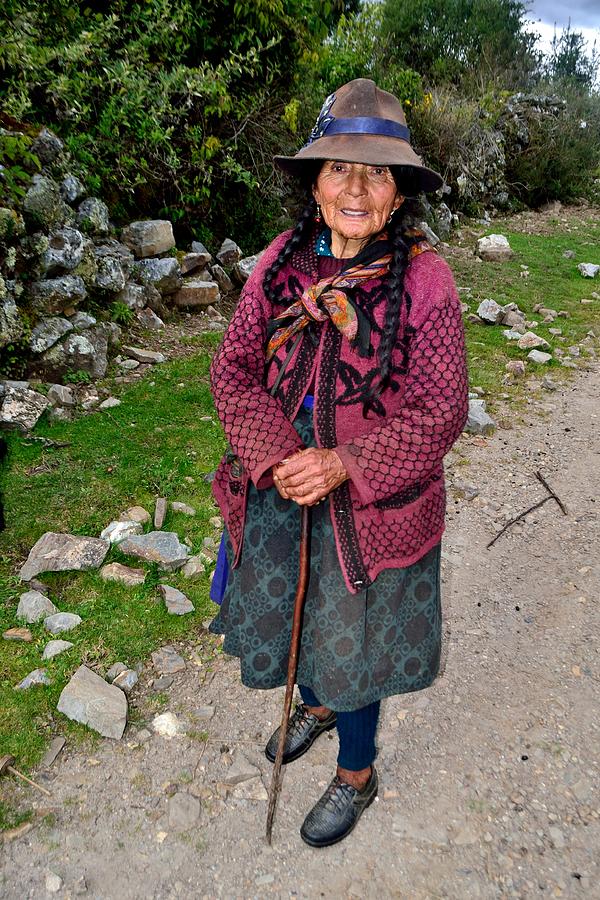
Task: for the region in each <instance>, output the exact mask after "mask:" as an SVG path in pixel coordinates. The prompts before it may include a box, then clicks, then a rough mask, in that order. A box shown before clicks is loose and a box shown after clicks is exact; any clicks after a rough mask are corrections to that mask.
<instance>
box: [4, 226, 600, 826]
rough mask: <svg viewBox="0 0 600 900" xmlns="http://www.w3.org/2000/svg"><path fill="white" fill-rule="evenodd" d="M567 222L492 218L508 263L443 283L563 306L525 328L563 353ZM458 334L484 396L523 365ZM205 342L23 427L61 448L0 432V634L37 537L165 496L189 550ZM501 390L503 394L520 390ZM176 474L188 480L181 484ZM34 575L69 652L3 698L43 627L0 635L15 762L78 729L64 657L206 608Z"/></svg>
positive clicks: (30, 663)
mask: <svg viewBox="0 0 600 900" xmlns="http://www.w3.org/2000/svg"><path fill="white" fill-rule="evenodd" d="M577 222H578V225H577V226H576V228H575V227H574V229H573V230H571V232H570V233H566V232H565V229H564V227H563V226H562V225H561V223H558V222H557V223H556V224H555V226H553V227H551V228H550V229H549V230H550V232H551V233H550V234H547V235H544V236H532V235H527V234H522V233H512V232H510V231H503V229H502V224H501V223H498V222H496V223H494V228H493V229H492V230H493V231H495V232H498V231H503V233H505V234H507V235H508V237H509V239H510V242H511V245H512V246H513V248H514V249H515V251H516V253H517V255H516V257H515V259H514V260H512V261H511V262H508V263H503V264H490V263H481V262H479V261H477V260H473V259H452V260H451V265H452V268H453V269H454V271H455V274H456V279H457V283H458V284H459V285H461V286H469V287H471V288H472V293H471V294H470V295H469V296H467V295H465V294H463V298H464V299H466V300H468V302H469V305H470V308H471V310H472V311H475V310H476V308H477V305H478V302H479V301H480V300H482V299H483V298H485V297H493V298H495V299H496V300H498V301H499V302H500V303H504V302H508V301H516V302H517V303H518V304H519V306H520V307H521V309H523V310H524V311H526V312H527V313H528V314H530V315H531V317H532V318H537V317H536V316H535V314H534V313H533V306H534V305H535V304H536V303H540V302H543V303H544V304H545V305H547V306H550V307H554V308H557V309H566V310H568V311H569V312H570V314H571V317H570V318H569V319H558V320H557V321H556V322H555V323H554V324H555V325H557V326H559V327H562V328H563V332H564V335H565V337H566V340H564V342H562V343H557V341H556V339H555V338H553V337H552V336H551V335H549V333H548V327H549V326H548V325H542V324H540V325H539V327H537V328H536V331H537V332H538V333H539V334H542V335H543V336H544V337H546V338H547V339H548V340H549V341H550V343H551V344H552V345H553V346H564V347H567V346H569V345H570V344H572V343H575V342H576V341H577V340H580V339H581V338H582V337H584V335H585V334H586V332H587V331H588V330H589V328H590V327H593V326H598V325H600V301H594V304H593V305H592V306H585V305H581V303H580V300H581V298H582V297H589V296H590V293H591V291H592V290H595V289H598V290H599V291H600V282H599V281H598V280H596V281H594V282H592V281H589V280H585V279H583V278H582V277H581V276H580V275H579V273H578V271H577V269H576V264H577V262H580V261H593V262H599V261H600V260H599V259H598V251H597V248H598V247H599V246H600V223H599V222H598V217H597V216H596V217H595V218H593V217H592V216H591V215H590V216H589V217H588V218H587V219H586V218H585V217H583V218H582V217H581V216H580V218H579V219H577ZM565 249H573V250H575V252H576V254H577V258H576V259H575V260H566V259H564V258H563V256H562V252H563V251H564V250H565ZM521 264H525V265H528V266H529V271H530V273H531V274H530V276H529V278H527V279H525V278H521V277H520V274H519V273H520V271H521V269H520V265H521ZM467 334H468V344H469V361H470V375H471V383H472V384H479V385H481V386H482V387H483V388H485V389H486V391H488V392H490V395H491V396H492V397H493V394H494V392H496V393H497V392H498V389H499V383H500V380H501V378H502V375H503V374H504V365H505V363H506V360H507V359H508V358H521V359H523V358H525V356H526V353H525V352H524V351H520V350H518V349H517V347H516V346H515V344H513V343H509V342H507V341H506V339H505V338H504V337H503V336H502V328H501V327H482V326H478V325H470V324H469V325H468V326H467ZM217 340H218V338H215V336H214V335H206V336H203V337H201V338H199V339H198V348H197V352H195V353H194V354H193V355H191V356H188V357H187V358H185V359H177V360H174V361H172V362H169V363H166V364H164V365H162V366H159V367H156V368H155V369H153V370H152V375H151V377H148V378H147V379H144V380H143V381H142V382H141V383H140V382H138V383H136V384H134V385H131V386H127V387H125V388H123V389H121V388H116V391H117V392H118V394H119V397H120V399H121V401H122V404H121V406H119V407H117V408H114V409H111V410H109V411H106V412H97V413H93V414H91V415H87V416H82V417H80V418H78V419H77V420H76V421H75V422H73V423H68V424H55V425H49V424H47V423H46V422H44V421H42V422H41V423H40V424H39V425H38V426H37V427H36V429H35V435H36V436H42V435H43V436H47V437H50V438H52V439H54V440H58V441H70V442H71V443H70V446H69V447H66V448H62V449H59V448H46V449H45V448H44V447H43V446H42V445H41V444H40V443H39V442H33V443H28V442H27V440H26V439H24V438H23V437H22V436H19V435H17V434H12V435H10V436H9V442H10V460H9V466H8V468H7V471H6V472H5V475H4V487H3V496H4V499H5V505H6V515H7V520H8V523H9V528H8V529H7V530H6V531H5V532H4V533H3V534H1V535H0V630H1V631H4V630H5V629H6V628H9V627H11V626H13V625H15V624H16V622H15V619H14V610H15V607H16V603H17V602H18V597H19V594H20V593H21V592H22V585H21V584H20V583H19V581H18V579H17V577H16V573H17V572H18V569H19V567H20V565H21V564H22V563H23V561H24V560H25V558H26V556H27V553H28V552H29V549H30V548H31V546H32V545H33V544H34V542H35V541H36V540H37V539H38V538H39V537H40V535H42V534H43V533H44V532H45V531H52V530H54V531H68V532H71V533H76V534H77V533H80V534H89V535H97V534H99V532H100V531H101V529H102V528H103V527H104V526H105V525H106V524H107V523H108V522H109V521H110V520H111V519H113V518H116V517H118V514H119V512H121V511H122V510H123V509H125V508H126V507H127V506H130V505H133V504H140V505H142V506H145V507H146V508H147V509H149V510H150V511H151V510H152V508H153V502H154V499H155V497H157V496H166V497H167V498H169V499H170V500H175V499H177V500H183V501H186V502H188V503H191V504H192V505H193V506H194V507H196V509H197V511H198V514H197V516H196V517H195V518H187V517H185V516H182V515H175V514H173V513H169V518H168V519H167V521H166V523H165V528H166V529H171V528H173V529H174V530H177V531H178V533H179V535H180V537H181V538H189V540H190V542H191V544H192V547H193V551H194V552H197V551H198V550H199V549H200V548H201V546H202V540H203V538H204V537H206V536H208V535H211V534H212V533H213V532H212V530H211V528H210V525H209V522H208V520H209V518H210V517H211V516H212V515H214V514H215V508H214V506H213V503H212V500H211V496H210V488H209V485H208V484H207V483H206V482H205V481H203V479H202V477H201V476H202V474H203V473H206V472H208V471H210V470H212V469H213V468H214V467H215V465H216V463H217V461H218V458H219V456H220V454H221V452H222V450H223V437H222V434H221V430H220V427H219V425H218V423H217V421H216V418H214V410H213V406H212V400H211V397H210V393H209V388H208V380H207V374H208V365H209V359H210V353H211V351H212V349H213V348H214V346H215V344H216V342H217ZM551 367H552V370H553V374H556V375H558V376H561V377H569V374H570V373H569V372H568V371H567V370H565V369H562V368H561V367H560V366H559V365H558V364H557V363H552V364H551ZM534 369H535V367H531V370H534ZM543 371H544V372H545V371H548V367H544V369H543ZM150 381H154V386H151V384H150ZM501 390H502V391H507V392H509V393H511V395H512V396H513V397H515V399H517V398H518V396H519V390H521V388H520V387H519V385H516V386H514V387H511V388H505V387H503V388H502V389H501ZM207 415H212V416H213V421H211V422H202V421H200V417H201V416H207ZM32 469H35V472H32V471H31V470H32ZM186 477H191V478H193V479H194V481H193V483H192V482H187V481H186ZM148 530H149V527H148ZM114 560H118V561H122V562H128V563H129V564H131V563H132V560H131V559H125V558H124V557H123V556H122V555H121V554H120V553H119V552H118V550H116V549H113V550H111V551H110V553H109V556H108V557H107V561H114ZM133 564H135V563H133ZM40 577H41V578H43V580H44V581H45V582H46V583H47V584H48V585H49V588H50V596H51V599H52V600H53V601H54V602H55V603H56V605H57V606H58V607H59V608H60V609H61V610H71V611H73V612H77V613H79V614H80V615H81V617H82V619H83V624H82V625H81V626H80V627H79V628H78V629H77V630H76V631H74V632H73V633H72V634H71V635H68V637H69V639H70V640H72V641H73V642H74V644H75V646H74V647H73V648H72V649H71V650H69V651H68V652H67V653H65V654H64V655H61V656H59V657H57V658H56V659H54V660H51V661H50V662H48V663H46V666H45V668H46V669H47V671H48V673H49V674H50V676H51V678H52V680H53V684H52V686H51V687H47V688H34V689H32V690H29V691H26V692H23V693H21V692H15V691H14V688H13V685H14V684H16V683H17V682H18V681H19V680H20V679H21V678H23V677H24V676H25V675H26V674H27V673H28V672H30V671H31V670H32V669H34V668H37V667H38V666H40V665H41V652H42V649H43V647H44V645H45V643H46V641H47V635H46V634H45V633H44V631H43V628H42V626H41V625H34V626H31V628H32V631H33V634H34V641H33V643H32V644H16V643H8V642H4V641H0V709H1V711H2V715H1V716H0V753H8V752H10V753H14V754H15V755H16V756H17V757H18V759H19V762H20V764H21V765H22V766H24V767H27V766H29V765H31V764H33V763H34V762H35V761H36V759H38V758H39V755H40V753H41V751H42V750H43V748H44V746H45V744H46V741H47V739H48V737H50V736H51V735H52V733H53V732H54V731H60V732H61V733H63V732H64V733H67V734H68V735H71V736H75V735H77V736H81V735H82V734H84V733H86V730H85V729H83V728H81V727H80V726H77V725H75V724H73V723H70V722H68V721H67V720H66V719H65V718H64V717H63V716H61V715H60V714H58V713H56V704H57V700H58V696H59V694H60V691H61V689H62V688H63V686H64V684H65V683H66V681H67V679H68V678H69V676H70V675H71V674H72V672H73V671H74V670H75V668H76V667H77V666H78V665H80V664H81V663H82V662H84V663H86V664H90V665H98V666H99V668H100V670H101V671H105V670H106V669H107V668H108V667H109V666H110V665H111V664H112V663H113V662H115V661H116V660H122V661H123V662H125V663H126V664H129V665H133V664H134V663H135V662H136V661H137V660H140V659H145V658H146V657H147V656H148V654H149V653H150V652H151V651H152V650H153V649H154V648H156V647H157V646H159V645H160V644H162V643H165V642H167V641H169V640H171V639H175V638H177V637H184V636H186V635H190V634H193V633H194V632H195V631H198V630H199V627H200V623H201V621H202V619H203V618H204V617H205V616H206V615H207V613H208V611H209V609H210V601H209V599H208V586H209V582H208V576H206V577H204V578H202V579H201V580H199V581H197V582H187V581H186V580H185V579H183V578H182V577H181V576H179V575H177V574H174V575H173V576H172V577H170V578H169V583H171V584H173V585H174V586H176V587H180V588H181V589H182V590H184V591H185V592H186V593H187V594H188V595H189V596H190V598H191V599H192V601H193V602H194V604H195V606H196V612H195V613H194V614H193V615H191V616H185V617H182V618H178V617H173V616H169V615H167V613H166V612H165V609H164V605H163V604H162V603H160V602H158V598H157V593H156V582H157V580H158V577H159V573H158V572H156V570H154V571H152V570H151V571H150V572H149V574H148V577H147V579H146V583H145V584H144V585H143V586H142V587H139V588H135V589H132V588H125V587H123V586H120V585H117V584H105V583H104V582H103V581H102V580H101V579H100V578H99V576H98V575H97V574H94V573H85V574H84V573H75V574H74V573H67V574H64V573H63V574H47V575H46V574H44V575H42V576H40ZM0 818H2V817H0ZM7 821H8V820H7ZM0 827H1V825H0Z"/></svg>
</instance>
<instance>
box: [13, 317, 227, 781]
mask: <svg viewBox="0 0 600 900" xmlns="http://www.w3.org/2000/svg"><path fill="white" fill-rule="evenodd" d="M215 343H216V341H215V337H214V335H210V336H207V337H203V338H202V339H201V343H200V346H199V349H198V352H197V353H195V354H194V355H193V356H189V357H187V358H185V359H179V360H176V361H174V362H171V363H169V364H167V365H164V366H160V367H157V368H155V369H153V370H152V376H151V378H148V379H147V380H146V379H145V380H144V381H142V382H138V383H136V384H133V385H131V386H128V387H127V388H125V389H124V390H122V391H120V399H121V401H122V404H121V406H119V407H115V408H113V409H111V410H108V411H104V412H96V413H93V414H91V415H87V416H83V417H81V418H78V419H77V420H76V421H75V422H72V423H61V424H55V425H49V424H47V423H45V422H40V424H38V426H37V427H36V429H35V434H36V436H46V437H49V438H52V439H53V440H57V441H70V442H71V443H70V446H69V447H65V448H47V449H44V447H43V446H42V445H41V444H40V443H39V442H34V443H28V442H27V440H26V439H24V438H23V437H21V436H19V435H16V434H11V435H10V437H9V440H10V457H9V458H10V462H9V471H8V472H7V473H5V478H4V487H3V497H4V502H5V514H6V519H7V522H8V525H9V527H8V528H7V530H6V531H5V532H3V533H2V534H1V535H0V567H1V568H0V631H4V630H5V629H7V628H9V627H12V626H13V625H15V624H17V623H16V621H15V617H14V611H15V604H16V602H18V597H19V595H20V593H22V590H23V587H22V584H21V583H20V582H19V580H18V578H17V572H18V570H19V567H20V566H21V565H22V563H23V561H24V560H25V558H26V556H27V553H28V552H29V549H30V548H31V546H32V545H33V543H34V542H35V541H36V540H37V539H38V538H39V537H40V536H41V535H42V534H43V533H44V532H45V531H68V532H71V533H73V534H89V535H96V536H97V535H98V534H99V533H100V531H101V530H102V528H104V527H105V526H106V525H107V524H108V522H110V521H111V519H113V518H118V515H119V513H120V512H121V511H122V510H124V509H126V508H127V507H128V506H132V505H138V504H139V505H141V506H144V507H145V508H146V509H148V510H149V511H150V512H152V511H153V504H154V499H155V498H156V497H157V496H165V497H167V498H169V499H170V500H183V501H185V502H186V503H189V504H191V505H192V506H194V507H195V508H196V510H197V515H196V516H195V517H194V518H189V517H187V516H185V515H181V514H175V513H173V512H169V514H168V517H167V520H166V522H165V525H164V528H165V529H166V530H171V529H172V530H176V531H177V532H178V534H179V536H180V538H181V539H189V541H190V543H191V545H192V551H193V552H198V551H199V550H200V549H201V548H202V540H203V538H204V537H206V536H210V535H213V536H214V529H212V528H211V526H210V525H209V522H208V520H209V518H210V517H211V516H214V515H215V513H216V509H215V506H214V505H213V501H212V498H211V495H210V485H209V484H207V483H206V482H205V481H204V480H203V479H202V475H203V474H204V473H206V472H209V471H211V470H212V469H214V468H215V466H216V464H217V462H218V459H219V457H220V455H221V453H222V451H223V437H222V433H221V429H220V426H219V425H218V423H217V420H216V418H214V409H213V405H212V399H211V396H210V392H209V387H208V379H207V375H208V366H209V361H210V352H211V351H212V348H213V347H214V345H215ZM150 381H154V386H151V385H150ZM182 385H183V386H182ZM211 414H212V415H213V419H212V421H209V422H206V421H205V422H202V421H200V418H201V417H202V416H207V415H211ZM32 468H36V469H38V468H39V469H40V470H41V471H38V472H36V473H35V474H28V470H30V469H32ZM186 477H191V478H193V479H194V481H193V483H191V482H187V481H186ZM146 530H151V526H150V525H148V526H146ZM106 561H107V562H112V561H119V562H124V563H128V564H129V565H132V564H133V565H135V564H136V562H135V560H132V558H126V557H125V556H124V555H123V554H121V553H119V551H118V550H117V549H114V548H113V549H111V551H110V552H109V555H108V556H107V558H106ZM160 574H161V573H158V572H157V571H156V569H154V570H152V569H151V570H150V571H149V573H148V576H147V578H146V582H145V583H144V585H142V586H140V587H138V588H127V587H124V586H122V585H119V584H116V583H105V582H104V581H102V579H101V578H100V577H99V575H98V574H97V573H95V572H89V573H44V574H43V575H40V578H43V580H44V582H45V583H46V584H47V585H48V586H49V588H50V591H49V593H50V597H51V599H52V600H53V602H54V603H55V604H56V605H57V606H58V608H59V609H61V610H64V611H71V612H76V613H78V614H79V615H80V616H81V617H82V619H83V624H82V625H81V626H79V628H77V629H76V630H75V631H73V632H72V633H71V634H69V635H65V637H67V638H68V639H69V640H71V641H73V643H74V644H75V646H74V647H73V648H72V649H70V650H69V651H68V652H67V653H65V654H63V655H61V656H59V657H56V658H55V659H53V660H50V661H49V662H47V663H45V664H43V663H42V662H41V652H42V650H43V647H44V645H45V643H46V642H47V640H48V635H47V633H46V632H45V631H44V629H43V626H42V625H41V624H39V625H32V626H30V627H31V630H32V632H33V634H34V641H33V643H30V644H24V643H13V642H10V643H8V642H6V641H1V642H0V709H1V710H2V715H1V716H0V748H1V750H0V752H2V753H13V754H14V755H15V756H17V757H18V759H19V761H20V763H21V764H22V765H25V766H27V765H28V764H31V763H33V762H34V761H35V760H36V758H37V757H38V756H39V753H40V752H41V750H42V749H43V747H44V745H45V743H46V740H47V738H48V736H50V735H51V733H52V731H53V730H54V727H55V721H56V720H57V722H56V727H57V728H59V729H60V730H61V731H63V730H64V729H65V728H68V729H69V730H71V731H80V732H81V731H82V730H83V729H80V728H79V727H78V726H75V725H72V724H70V723H68V722H67V720H66V719H64V718H63V717H62V716H61V715H60V714H57V713H55V709H56V704H57V701H58V696H59V694H60V691H61V690H62V688H63V687H64V684H65V683H66V681H67V679H68V678H69V676H70V675H71V674H72V672H73V671H74V669H75V668H76V667H77V666H78V665H80V664H81V663H82V662H85V663H86V664H91V665H95V664H100V665H101V667H102V670H105V669H106V668H107V667H108V666H110V665H111V664H112V663H113V662H115V661H117V660H121V661H123V662H125V663H126V664H129V665H133V664H134V663H135V662H136V661H137V660H140V659H144V658H146V657H147V656H148V654H149V653H150V651H151V650H153V649H155V648H156V647H157V646H158V645H160V644H161V643H164V642H166V641H168V640H170V639H173V638H177V637H184V636H186V635H188V634H190V633H191V632H193V631H194V630H195V629H198V628H199V626H200V623H201V621H202V619H203V618H204V617H205V616H206V615H207V612H208V610H209V608H210V601H209V599H208V586H209V582H208V575H206V576H205V577H203V578H201V579H200V580H198V581H193V582H190V581H188V580H186V579H184V578H183V577H182V576H181V575H178V574H176V573H173V574H172V575H170V576H169V583H170V584H172V585H173V586H175V587H179V588H180V589H181V590H183V591H185V593H186V594H187V595H188V596H189V597H190V599H191V600H192V602H193V603H194V605H195V607H196V611H195V613H193V614H192V615H188V616H185V617H181V618H180V617H177V616H170V615H168V614H167V613H166V611H165V609H164V604H163V603H162V602H157V599H158V598H157V592H156V583H157V580H158V577H159V575H160ZM41 665H44V667H45V668H46V669H47V671H48V673H49V675H50V677H51V678H52V681H53V684H52V686H51V687H48V688H43V689H40V688H34V689H31V690H29V691H25V692H15V691H14V689H13V685H14V684H16V683H17V682H18V681H19V680H20V679H21V678H23V677H24V676H25V675H26V674H27V673H28V672H30V671H31V670H32V669H34V668H38V667H39V666H41Z"/></svg>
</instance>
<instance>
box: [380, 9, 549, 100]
mask: <svg viewBox="0 0 600 900" xmlns="http://www.w3.org/2000/svg"><path fill="white" fill-rule="evenodd" d="M526 12H527V9H526V4H525V3H522V2H520V0H412V2H411V3H406V2H404V0H385V3H384V8H383V33H384V34H385V35H387V36H388V37H389V38H391V39H392V43H391V53H392V54H393V59H394V60H395V61H396V62H399V63H401V64H403V65H405V66H411V67H412V68H413V69H416V70H417V71H418V72H420V74H421V75H423V76H424V77H425V78H426V79H427V80H428V81H429V82H430V83H432V84H440V83H453V84H460V85H461V86H462V88H463V89H464V90H465V91H467V92H468V91H469V90H471V91H472V92H476V91H481V90H482V89H483V88H484V87H485V86H486V85H487V84H489V83H494V82H498V81H500V82H502V83H503V84H502V86H507V87H512V86H513V85H515V84H519V83H522V82H523V80H524V79H526V78H528V77H529V76H530V75H531V74H533V72H534V71H535V68H536V65H537V62H538V54H537V53H536V51H535V47H534V45H535V41H536V36H535V35H532V34H530V33H528V32H526V31H525V29H524V26H525V22H526V18H525V17H526Z"/></svg>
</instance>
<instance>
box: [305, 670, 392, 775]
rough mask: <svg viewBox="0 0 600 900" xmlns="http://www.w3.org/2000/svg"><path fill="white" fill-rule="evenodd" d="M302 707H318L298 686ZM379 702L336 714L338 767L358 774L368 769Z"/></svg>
mask: <svg viewBox="0 0 600 900" xmlns="http://www.w3.org/2000/svg"><path fill="white" fill-rule="evenodd" d="M298 687H299V689H300V695H301V697H302V701H303V703H306V705H307V706H321V705H322V704H321V702H320V701H319V700H317V698H316V697H315V695H314V693H313V692H312V690H311V689H310V688H309V687H305V686H304V685H302V684H299V685H298ZM379 706H380V701H379V700H376V701H375V702H374V703H369V705H368V706H363V707H362V709H355V710H353V712H339V713H338V714H337V731H338V737H339V739H340V752H339V753H338V758H337V761H338V766H341V767H342V769H349V770H350V771H351V772H359V771H360V770H361V769H366V768H367V766H370V765H371V763H372V762H373V760H374V759H375V756H376V754H377V750H376V748H375V732H376V731H377V720H378V719H379Z"/></svg>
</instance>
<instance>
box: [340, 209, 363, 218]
mask: <svg viewBox="0 0 600 900" xmlns="http://www.w3.org/2000/svg"><path fill="white" fill-rule="evenodd" d="M340 212H341V213H342V215H344V216H350V217H351V218H355V219H360V218H362V217H363V216H368V212H367V211H366V210H365V209H341V210H340Z"/></svg>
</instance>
